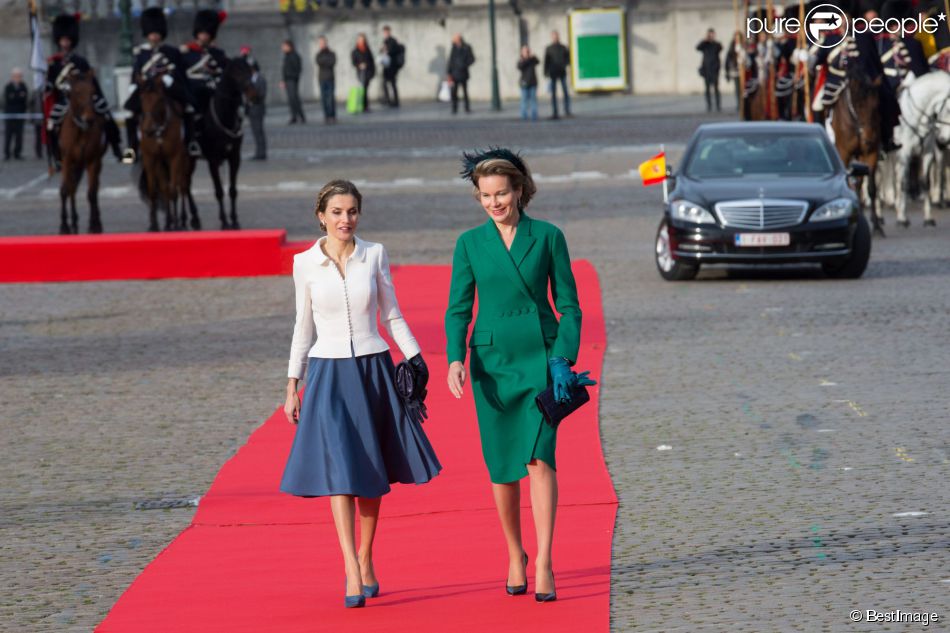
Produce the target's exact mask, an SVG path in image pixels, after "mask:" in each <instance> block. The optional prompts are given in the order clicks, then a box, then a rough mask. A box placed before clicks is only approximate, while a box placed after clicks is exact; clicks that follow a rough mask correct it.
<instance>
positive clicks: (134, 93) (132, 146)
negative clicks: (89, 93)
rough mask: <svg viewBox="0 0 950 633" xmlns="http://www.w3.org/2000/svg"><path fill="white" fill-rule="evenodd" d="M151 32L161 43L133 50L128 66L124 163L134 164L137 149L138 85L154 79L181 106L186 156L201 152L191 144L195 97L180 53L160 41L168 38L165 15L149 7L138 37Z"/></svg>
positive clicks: (140, 111)
mask: <svg viewBox="0 0 950 633" xmlns="http://www.w3.org/2000/svg"><path fill="white" fill-rule="evenodd" d="M152 33H156V34H158V35H159V36H160V37H161V39H162V41H161V42H159V43H156V44H152V42H151V41H146V42H144V43H143V44H142V45H141V46H137V47H136V48H135V50H134V51H133V53H134V56H135V58H134V60H133V63H132V86H131V88H130V90H129V98H128V99H126V101H125V104H124V105H123V107H124V108H125V109H126V110H128V111H129V112H131V113H132V116H130V117H129V119H128V120H127V121H126V132H127V134H128V144H129V149H128V150H126V153H125V156H124V157H123V160H124V161H125V162H134V161H135V160H136V158H137V157H136V154H137V153H138V149H139V138H138V120H139V117H140V116H141V114H142V102H141V98H140V96H139V91H138V83H139V82H140V81H141V80H143V79H151V78H153V77H157V76H160V77H161V78H162V83H163V84H164V86H165V91H166V94H168V96H169V97H171V98H172V99H173V100H175V101H176V102H178V103H179V104H181V107H182V113H183V119H184V124H185V125H184V127H185V142H186V144H187V145H188V146H189V147H188V149H189V153H191V155H192V156H198V155H200V153H201V152H200V150H199V149H198V147H197V144H196V143H195V142H194V112H195V105H196V104H195V98H194V96H193V95H192V94H191V89H190V87H189V85H188V79H187V78H186V77H185V64H184V61H183V60H182V56H181V52H180V51H179V50H178V49H177V48H176V47H174V46H171V45H170V44H165V42H164V40H165V38H166V37H167V36H168V23H167V21H166V19H165V12H164V11H163V10H162V9H160V8H159V7H150V8H148V9H146V10H145V11H143V12H142V35H144V36H145V37H146V38H148V36H149V35H150V34H152Z"/></svg>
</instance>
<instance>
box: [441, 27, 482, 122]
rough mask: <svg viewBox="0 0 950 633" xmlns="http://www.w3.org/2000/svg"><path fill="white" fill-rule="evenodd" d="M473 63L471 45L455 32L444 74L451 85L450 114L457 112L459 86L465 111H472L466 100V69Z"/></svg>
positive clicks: (473, 55)
mask: <svg viewBox="0 0 950 633" xmlns="http://www.w3.org/2000/svg"><path fill="white" fill-rule="evenodd" d="M474 63H475V53H473V52H472V47H471V46H469V45H468V42H466V41H465V40H463V39H462V34H461V33H456V34H455V35H454V36H453V37H452V52H451V53H449V65H448V69H447V70H446V76H447V78H448V81H449V83H450V84H451V85H452V114H455V113H456V112H458V108H459V88H461V89H462V94H463V95H464V96H465V111H466V112H471V111H472V108H471V106H470V104H469V101H468V77H469V74H468V69H469V67H470V66H471V65H472V64H474Z"/></svg>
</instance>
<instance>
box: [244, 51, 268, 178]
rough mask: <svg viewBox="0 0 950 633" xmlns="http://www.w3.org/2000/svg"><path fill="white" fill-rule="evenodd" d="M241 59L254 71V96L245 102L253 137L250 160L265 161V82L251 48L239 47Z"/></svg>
mask: <svg viewBox="0 0 950 633" xmlns="http://www.w3.org/2000/svg"><path fill="white" fill-rule="evenodd" d="M241 57H243V58H244V59H245V61H247V64H248V66H250V67H251V70H253V71H254V74H252V75H251V85H252V86H253V87H254V92H255V96H254V98H253V99H249V100H248V101H247V105H246V107H245V110H246V112H247V118H248V119H250V120H251V133H252V134H253V135H254V155H253V156H251V160H267V137H266V136H264V117H265V116H266V115H267V80H266V79H264V75H263V74H262V73H261V67H260V66H259V65H258V63H257V60H256V59H254V58H253V57H252V56H251V47H250V46H242V47H241Z"/></svg>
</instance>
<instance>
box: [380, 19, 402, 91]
mask: <svg viewBox="0 0 950 633" xmlns="http://www.w3.org/2000/svg"><path fill="white" fill-rule="evenodd" d="M382 50H383V53H385V55H386V59H388V63H387V64H383V99H384V100H385V101H386V104H387V105H389V106H392V107H393V108H398V107H399V91H398V90H397V89H396V75H398V74H399V70H400V69H401V68H402V67H403V65H404V64H405V63H406V47H405V46H403V45H402V44H401V43H399V41H398V40H396V38H395V37H393V32H392V29H390V28H389V26H384V27H383V49H382ZM390 89H392V94H390Z"/></svg>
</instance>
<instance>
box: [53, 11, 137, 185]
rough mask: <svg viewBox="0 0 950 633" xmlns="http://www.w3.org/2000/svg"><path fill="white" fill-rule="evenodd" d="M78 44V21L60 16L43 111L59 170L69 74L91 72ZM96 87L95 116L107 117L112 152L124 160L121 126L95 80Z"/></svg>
mask: <svg viewBox="0 0 950 633" xmlns="http://www.w3.org/2000/svg"><path fill="white" fill-rule="evenodd" d="M63 38H66V39H68V40H69V45H68V46H67V47H66V48H62V47H61V46H60V45H59V42H60V40H62V39H63ZM78 44H79V19H78V18H77V17H76V16H74V15H67V14H63V15H58V16H56V19H54V20H53V45H54V46H56V48H58V49H59V50H58V52H56V53H55V54H53V55H51V56H50V57H49V58H47V60H46V66H47V69H46V84H45V86H44V98H43V99H44V100H43V112H44V114H45V115H46V118H47V121H46V125H47V130H48V131H49V132H51V133H50V134H48V137H49V138H48V140H49V146H50V155H51V156H52V158H53V161H54V162H55V164H56V167H57V169H58V168H59V163H60V153H59V130H60V127H61V126H62V123H63V119H64V118H65V116H66V112H67V111H68V110H69V97H68V95H67V92H68V86H69V75H70V74H71V73H72V72H74V71H77V72H83V73H84V72H88V71H89V70H91V66H90V65H89V62H88V61H87V60H86V58H85V57H83V56H82V55H80V54H79V53H77V52H76V46H77V45H78ZM92 82H93V86H94V88H95V93H94V95H93V98H92V105H93V108H94V109H95V111H96V113H98V114H100V115H102V116H103V117H105V133H106V139H107V140H108V141H109V145H110V146H111V147H112V153H113V154H115V156H116V158H121V157H122V152H121V148H120V147H119V144H120V141H119V127H118V126H117V125H116V123H115V119H113V118H112V111H111V110H110V109H109V102H108V101H106V98H105V96H104V95H103V94H102V88H101V87H100V86H99V81H98V80H97V79H96V78H95V77H93V78H92Z"/></svg>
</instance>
